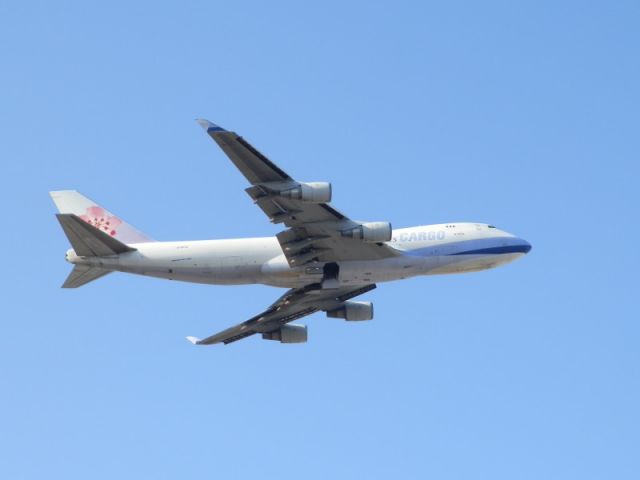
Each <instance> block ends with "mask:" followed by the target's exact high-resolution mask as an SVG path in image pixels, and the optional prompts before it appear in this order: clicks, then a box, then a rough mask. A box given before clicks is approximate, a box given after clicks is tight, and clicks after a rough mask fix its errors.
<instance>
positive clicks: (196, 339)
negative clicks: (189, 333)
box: [186, 337, 200, 345]
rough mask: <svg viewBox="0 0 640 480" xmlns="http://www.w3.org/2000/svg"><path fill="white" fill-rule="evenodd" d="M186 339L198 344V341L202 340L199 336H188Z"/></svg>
mask: <svg viewBox="0 0 640 480" xmlns="http://www.w3.org/2000/svg"><path fill="white" fill-rule="evenodd" d="M186 339H187V340H189V341H190V342H191V343H192V344H194V345H198V343H199V342H200V339H199V338H198V337H186Z"/></svg>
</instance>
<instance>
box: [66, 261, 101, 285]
mask: <svg viewBox="0 0 640 480" xmlns="http://www.w3.org/2000/svg"><path fill="white" fill-rule="evenodd" d="M109 273H111V270H106V269H104V268H99V267H91V266H89V265H76V266H75V267H73V270H71V273H70V274H69V276H68V277H67V279H66V280H65V282H64V283H63V284H62V288H78V287H81V286H82V285H84V284H86V283H89V282H93V281H94V280H97V279H98V278H100V277H104V276H105V275H107V274H109Z"/></svg>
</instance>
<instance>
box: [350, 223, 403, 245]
mask: <svg viewBox="0 0 640 480" xmlns="http://www.w3.org/2000/svg"><path fill="white" fill-rule="evenodd" d="M391 231H392V228H391V224H390V223H389V222H365V223H363V224H361V225H358V226H357V227H355V228H350V229H348V230H343V231H342V232H341V234H342V236H343V237H349V238H355V239H358V240H362V241H364V242H371V243H375V242H388V241H389V240H391Z"/></svg>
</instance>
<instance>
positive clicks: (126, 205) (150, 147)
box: [0, 1, 640, 480]
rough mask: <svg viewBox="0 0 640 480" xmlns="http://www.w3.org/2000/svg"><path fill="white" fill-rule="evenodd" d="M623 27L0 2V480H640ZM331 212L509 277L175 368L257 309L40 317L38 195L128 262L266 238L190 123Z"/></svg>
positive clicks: (102, 294) (468, 16) (547, 14)
mask: <svg viewBox="0 0 640 480" xmlns="http://www.w3.org/2000/svg"><path fill="white" fill-rule="evenodd" d="M639 20H640V5H639V4H638V3H637V2H631V1H629V2H625V1H620V2H608V3H607V2H577V1H575V2H506V1H504V2H437V3H436V2H399V3H395V4H394V3H390V2H350V3H345V2H322V3H316V4H313V5H311V4H306V3H303V2H174V3H168V2H135V4H131V3H129V2H60V3H57V4H54V2H2V3H1V4H0V45H1V46H0V51H1V53H2V54H1V55H0V62H1V71H2V75H0V92H2V93H1V97H0V98H2V115H0V132H1V133H0V140H1V141H0V158H1V162H2V172H3V175H2V177H1V178H2V189H1V192H2V193H1V195H2V203H3V205H4V206H5V208H4V212H5V213H4V221H3V229H2V230H3V235H1V239H0V242H1V247H2V251H3V252H4V254H5V255H4V262H3V263H4V268H5V270H4V275H2V277H1V278H2V279H1V280H0V282H1V287H2V288H1V291H2V292H3V293H2V298H3V302H2V304H3V315H2V321H1V322H0V382H1V383H0V388H1V393H2V395H0V477H2V478H11V479H36V478H38V479H39V478H43V477H46V478H56V479H58V478H59V479H76V478H77V479H84V478H93V479H112V478H136V479H137V478H156V479H157V478H161V479H162V478H172V479H173V478H202V477H203V476H204V477H205V478H231V479H245V478H256V477H260V478H278V479H293V478H301V477H302V478H309V479H316V478H317V479H324V478H439V479H468V478H475V479H485V478H486V479H491V480H497V479H513V478H518V479H540V478H545V479H568V478H579V479H581V480H584V479H596V478H598V479H599V478H616V479H631V478H637V472H638V470H639V469H640V456H638V451H639V447H640V434H639V433H638V427H639V423H640V413H639V411H638V405H640V375H639V361H640V355H639V353H638V345H639V344H640V327H639V326H638V307H637V297H638V295H637V292H638V280H637V271H638V267H639V266H640V265H638V263H639V262H638V253H637V245H636V244H637V239H638V233H639V228H638V206H639V202H638V200H639V199H638V180H637V178H638V173H639V172H638V151H640V136H639V135H638V125H639V118H638V107H639V104H640V87H639V85H640V55H638V51H639V48H640V30H639V29H638V21H639ZM197 117H206V118H209V119H211V120H213V121H215V122H218V123H220V124H221V125H223V126H225V127H226V128H229V129H233V130H236V131H237V132H239V133H240V134H242V135H244V136H245V137H246V138H247V139H248V140H249V141H250V142H252V143H253V144H254V145H255V146H256V147H258V148H259V149H260V150H261V151H263V152H264V153H265V154H267V155H268V156H269V157H270V158H271V159H272V160H274V161H275V162H277V163H278V164H280V165H281V166H282V167H283V168H284V169H285V170H287V171H288V172H289V173H291V174H292V175H294V176H296V177H298V178H300V179H302V180H310V181H315V180H318V181H324V180H326V181H331V182H332V183H333V186H334V205H335V206H336V207H338V208H339V209H341V210H343V211H345V213H347V214H348V215H350V216H352V217H355V218H362V219H368V220H389V221H391V222H392V223H393V224H394V225H395V226H398V227H402V226H410V225H419V224H429V223H439V222H447V221H479V222H488V223H493V224H495V225H497V226H499V227H501V228H503V229H505V230H507V231H510V232H513V233H515V234H517V235H519V236H522V237H524V238H526V239H528V240H529V241H530V242H531V243H532V244H533V246H534V248H533V250H532V252H531V253H530V254H529V255H528V256H527V257H526V258H525V259H523V260H521V261H519V262H516V263H514V264H512V265H509V266H507V267H504V268H500V269H496V270H492V271H487V272H482V273H477V274H471V275H462V276H443V277H430V278H419V279H413V280H409V281H405V282H400V283H392V284H383V285H380V288H378V289H377V290H376V291H374V292H372V293H371V294H369V295H367V298H366V299H370V300H372V301H374V303H375V306H376V319H375V320H374V321H372V322H363V323H359V324H353V325H352V324H346V323H341V322H340V321H337V320H333V319H326V318H324V317H322V316H320V315H316V316H314V317H311V318H310V319H309V321H308V322H307V323H308V325H309V328H310V342H309V343H308V344H306V345H304V346H299V345H279V344H277V343H275V342H263V341H261V340H259V339H254V338H252V339H248V340H245V341H243V342H238V343H236V344H234V345H232V346H228V347H220V348H195V347H193V346H191V345H190V344H189V343H188V342H186V341H185V340H184V336H185V335H190V334H192V335H207V334H209V333H212V332H214V331H217V330H219V329H221V328H224V327H226V326H228V325H231V324H234V323H236V322H239V321H242V320H244V319H246V318H249V317H250V316H252V315H253V314H255V313H257V312H258V311H261V310H262V309H263V308H264V307H265V306H266V305H268V304H270V303H271V302H272V301H273V300H274V299H275V298H276V297H277V296H278V295H279V291H278V290H276V289H273V288H269V287H263V286H248V287H233V288H230V287H211V286H201V285H189V284H180V283H175V282H165V281H161V280H154V279H148V278H137V277H133V276H126V275H123V274H113V275H110V276H109V277H106V278H104V279H101V280H99V281H97V282H95V283H93V284H91V285H88V286H86V287H83V288H81V289H78V290H61V289H60V288H59V286H60V284H61V283H62V282H63V280H64V278H65V277H66V275H67V273H68V271H69V269H70V268H69V265H67V264H66V263H65V262H64V259H63V257H64V252H65V250H66V249H67V248H68V245H67V242H66V239H65V237H64V235H63V234H62V232H61V230H60V228H59V226H58V224H57V222H56V221H55V218H54V216H53V214H54V213H55V210H54V207H53V204H52V203H51V202H50V200H49V198H48V195H47V192H48V191H49V190H54V189H64V188H76V189H78V190H80V191H82V192H84V193H86V194H87V195H89V196H90V197H92V198H94V199H95V200H97V201H98V202H100V203H101V204H103V205H104V206H106V207H107V208H109V209H110V210H112V211H113V212H115V213H117V214H119V215H120V216H122V217H124V218H125V219H127V220H128V221H129V222H130V223H132V224H134V225H136V226H137V227H138V228H140V229H141V230H143V231H145V232H147V233H149V234H150V235H151V236H153V237H155V238H158V239H163V240H171V239H202V238H225V237H237V236H259V235H270V234H275V233H277V232H278V231H279V229H278V228H277V227H276V226H273V225H270V224H269V223H268V222H267V220H266V219H265V218H264V217H263V214H262V212H261V211H259V209H257V208H255V207H254V206H252V204H251V201H250V199H249V198H248V197H247V196H246V194H245V193H244V192H243V189H244V188H245V186H246V184H245V181H244V179H243V178H242V177H241V175H240V174H239V173H238V172H237V171H236V170H235V169H234V167H233V166H232V165H231V163H230V162H229V161H228V160H227V159H226V157H225V156H224V155H223V153H222V152H221V151H220V150H218V148H217V146H216V145H215V144H214V143H213V142H212V141H211V140H210V139H209V138H208V137H207V136H206V135H205V134H204V133H203V132H202V130H201V129H200V128H199V127H198V125H197V124H196V123H195V122H194V121H193V119H195V118H197Z"/></svg>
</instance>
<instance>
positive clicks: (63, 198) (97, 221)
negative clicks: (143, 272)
mask: <svg viewBox="0 0 640 480" xmlns="http://www.w3.org/2000/svg"><path fill="white" fill-rule="evenodd" d="M49 195H51V198H52V199H53V201H54V203H55V204H56V207H58V210H59V211H60V213H72V214H74V215H76V216H77V217H79V218H80V219H81V220H84V221H85V222H87V223H88V224H89V225H92V226H94V227H95V228H97V229H99V230H100V231H102V232H104V233H106V234H107V235H110V236H111V237H114V238H116V239H117V240H119V241H121V242H123V243H144V242H152V241H153V240H152V239H151V238H149V237H148V236H146V235H145V234H144V233H142V232H140V231H138V230H136V229H135V228H134V227H132V226H131V225H129V224H128V223H127V222H125V221H124V220H122V219H121V218H119V217H116V216H115V215H114V214H113V213H111V212H110V211H108V210H106V209H105V208H103V207H101V206H100V205H98V204H97V203H96V202H94V201H93V200H91V199H89V198H87V197H85V196H84V195H82V194H81V193H80V192H77V191H75V190H60V191H56V192H49Z"/></svg>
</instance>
